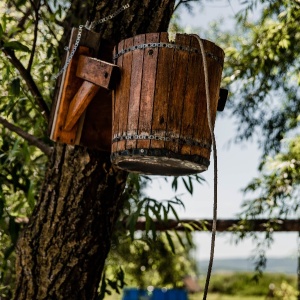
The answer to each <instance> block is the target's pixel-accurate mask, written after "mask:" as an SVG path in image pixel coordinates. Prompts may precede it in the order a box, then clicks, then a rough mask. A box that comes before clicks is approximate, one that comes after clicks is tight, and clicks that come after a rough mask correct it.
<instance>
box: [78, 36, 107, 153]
mask: <svg viewBox="0 0 300 300" xmlns="http://www.w3.org/2000/svg"><path fill="white" fill-rule="evenodd" d="M100 46H101V48H100V53H99V59H101V60H103V61H107V62H111V61H112V52H113V47H112V46H111V44H110V42H107V41H104V40H102V41H101V44H100ZM84 115H85V117H84V118H85V120H86V121H85V122H84V123H83V127H82V132H81V136H80V144H81V145H83V146H85V147H88V148H96V149H99V150H101V151H106V152H111V143H112V91H110V90H107V89H104V88H102V87H100V89H99V91H98V93H97V94H96V96H95V97H94V98H93V100H92V101H91V103H90V104H89V106H88V107H87V109H86V111H85V113H84ZM78 131H79V130H78Z"/></svg>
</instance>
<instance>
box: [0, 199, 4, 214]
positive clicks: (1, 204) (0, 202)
mask: <svg viewBox="0 0 300 300" xmlns="http://www.w3.org/2000/svg"><path fill="white" fill-rule="evenodd" d="M1 194H2V193H1ZM0 196H1V198H2V195H0ZM1 198H0V219H1V218H2V216H3V212H4V200H3V199H1Z"/></svg>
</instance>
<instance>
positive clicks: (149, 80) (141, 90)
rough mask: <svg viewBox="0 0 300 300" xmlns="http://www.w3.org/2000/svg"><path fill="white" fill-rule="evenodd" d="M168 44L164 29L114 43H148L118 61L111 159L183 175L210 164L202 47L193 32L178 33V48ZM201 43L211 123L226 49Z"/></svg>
mask: <svg viewBox="0 0 300 300" xmlns="http://www.w3.org/2000/svg"><path fill="white" fill-rule="evenodd" d="M153 43H156V44H157V43H160V44H161V45H160V46H159V47H155V46H153ZM151 44H152V46H151ZM164 44H165V46H162V45H164ZM169 44H170V42H169V39H168V34H167V33H160V34H159V33H154V34H153V33H152V34H142V35H138V36H135V37H133V38H129V39H126V40H124V41H121V42H120V43H119V44H118V45H117V47H116V48H115V54H117V53H120V52H121V51H122V50H124V49H128V48H130V47H134V46H136V47H137V46H138V45H146V46H144V47H143V48H138V47H137V49H131V51H126V52H125V53H123V54H122V55H120V56H119V57H118V58H117V60H116V64H117V65H118V66H119V67H120V68H121V70H122V71H121V72H122V80H121V83H120V85H119V86H118V87H117V89H116V91H115V94H114V97H113V98H114V102H113V143H112V162H113V163H115V164H116V165H118V166H119V167H120V168H123V169H126V170H129V171H133V172H139V173H146V174H159V175H186V174H194V173H198V172H201V171H204V170H206V169H207V167H208V165H209V157H210V149H211V137H210V132H209V127H208V122H207V115H206V114H207V113H206V96H205V84H204V72H203V64H202V57H201V53H200V46H199V43H198V41H197V39H196V38H195V37H194V36H192V35H186V34H177V35H176V39H175V45H180V46H181V49H177V48H174V47H169ZM203 44H204V48H205V51H206V52H207V53H208V54H207V55H206V57H207V65H208V73H209V84H210V97H211V102H212V103H211V116H212V119H213V122H214V120H215V116H216V110H217V103H218V99H219V88H220V81H221V73H222V64H223V59H224V52H223V50H222V49H221V48H219V47H218V46H216V45H215V44H214V43H212V42H210V41H206V40H203ZM185 47H186V48H185ZM187 49H197V51H195V50H193V51H188V50H187Z"/></svg>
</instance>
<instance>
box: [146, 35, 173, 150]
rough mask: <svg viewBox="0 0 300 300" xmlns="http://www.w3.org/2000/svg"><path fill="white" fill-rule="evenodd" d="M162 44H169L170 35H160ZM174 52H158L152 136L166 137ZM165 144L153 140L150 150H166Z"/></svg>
mask: <svg viewBox="0 0 300 300" xmlns="http://www.w3.org/2000/svg"><path fill="white" fill-rule="evenodd" d="M160 42H161V43H169V38H168V33H167V32H162V33H161V34H160ZM173 52H174V49H172V48H160V49H159V50H158V62H157V72H156V84H155V98H154V104H153V116H152V130H151V132H152V134H153V135H155V136H160V137H165V135H166V126H167V118H168V107H169V93H170V89H171V88H173V87H172V86H171V84H170V82H171V77H172V74H173V69H172V68H173ZM164 145H165V142H164V141H158V140H151V142H150V148H164Z"/></svg>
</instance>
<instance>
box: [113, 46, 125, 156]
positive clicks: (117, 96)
mask: <svg viewBox="0 0 300 300" xmlns="http://www.w3.org/2000/svg"><path fill="white" fill-rule="evenodd" d="M116 49H117V51H115V50H114V52H115V53H116V52H117V53H118V52H120V51H121V50H122V49H124V40H122V41H121V42H120V43H119V44H118V45H117V47H116ZM123 59H124V56H123V55H121V56H120V57H119V58H118V62H117V65H118V66H119V68H120V70H121V78H122V79H121V81H120V83H119V85H118V86H117V87H116V90H115V92H114V95H113V122H112V133H113V137H114V136H115V135H119V113H120V110H121V109H122V108H121V103H122V89H123V76H124V70H123ZM117 150H118V142H115V143H113V144H112V152H116V151H117Z"/></svg>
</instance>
